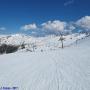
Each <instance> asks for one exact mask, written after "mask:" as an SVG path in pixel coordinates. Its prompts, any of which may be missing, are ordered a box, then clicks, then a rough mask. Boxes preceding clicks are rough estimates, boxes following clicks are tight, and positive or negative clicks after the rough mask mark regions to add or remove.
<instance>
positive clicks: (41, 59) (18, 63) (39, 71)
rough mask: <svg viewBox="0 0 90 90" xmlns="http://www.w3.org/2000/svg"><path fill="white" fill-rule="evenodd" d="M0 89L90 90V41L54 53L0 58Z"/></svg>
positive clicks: (25, 53) (31, 53)
mask: <svg viewBox="0 0 90 90" xmlns="http://www.w3.org/2000/svg"><path fill="white" fill-rule="evenodd" d="M0 87H18V90H90V37H89V38H86V39H84V40H81V41H80V42H79V43H78V44H77V45H73V46H71V47H66V48H64V49H60V48H59V49H57V50H55V51H54V50H53V51H50V50H49V51H45V52H16V53H13V54H7V55H6V54H5V55H0Z"/></svg>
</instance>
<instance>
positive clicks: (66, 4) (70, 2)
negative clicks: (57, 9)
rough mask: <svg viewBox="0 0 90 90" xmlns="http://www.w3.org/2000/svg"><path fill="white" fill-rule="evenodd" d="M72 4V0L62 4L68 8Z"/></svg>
mask: <svg viewBox="0 0 90 90" xmlns="http://www.w3.org/2000/svg"><path fill="white" fill-rule="evenodd" d="M73 3H74V0H68V1H67V2H65V3H64V6H68V5H71V4H73Z"/></svg>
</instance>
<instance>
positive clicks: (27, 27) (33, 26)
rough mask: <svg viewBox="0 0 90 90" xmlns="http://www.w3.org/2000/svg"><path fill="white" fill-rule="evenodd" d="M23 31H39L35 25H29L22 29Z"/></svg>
mask: <svg viewBox="0 0 90 90" xmlns="http://www.w3.org/2000/svg"><path fill="white" fill-rule="evenodd" d="M21 29H22V30H24V31H27V30H35V29H37V25H36V24H35V23H33V24H27V25H24V26H22V27H21Z"/></svg>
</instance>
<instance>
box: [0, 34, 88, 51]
mask: <svg viewBox="0 0 90 90" xmlns="http://www.w3.org/2000/svg"><path fill="white" fill-rule="evenodd" d="M85 36H86V34H78V33H75V34H72V35H66V36H63V38H64V41H63V43H64V47H68V46H70V45H71V44H73V43H75V42H76V41H77V40H80V39H82V38H85ZM59 39H60V36H55V35H51V36H46V37H31V36H29V35H24V34H14V35H0V44H1V45H2V44H11V45H22V44H25V48H26V49H27V48H28V49H32V48H33V46H35V47H36V51H37V50H47V49H49V50H50V49H58V48H60V47H61V41H59Z"/></svg>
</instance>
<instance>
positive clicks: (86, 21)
mask: <svg viewBox="0 0 90 90" xmlns="http://www.w3.org/2000/svg"><path fill="white" fill-rule="evenodd" d="M76 25H77V26H79V27H81V28H83V29H86V30H90V16H85V17H82V18H81V19H79V20H78V21H77V22H76Z"/></svg>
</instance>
